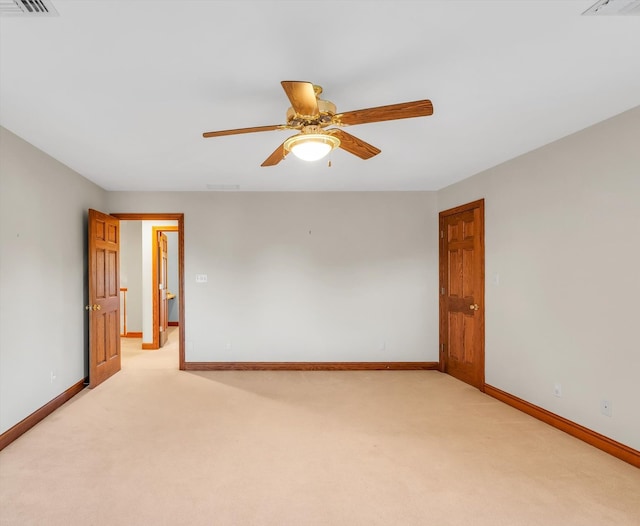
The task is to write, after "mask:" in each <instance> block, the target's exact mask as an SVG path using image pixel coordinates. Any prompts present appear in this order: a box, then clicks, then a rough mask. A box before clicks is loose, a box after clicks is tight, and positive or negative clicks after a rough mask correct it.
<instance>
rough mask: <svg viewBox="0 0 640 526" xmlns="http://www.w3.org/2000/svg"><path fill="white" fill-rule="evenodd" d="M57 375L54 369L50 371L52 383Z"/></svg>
mask: <svg viewBox="0 0 640 526" xmlns="http://www.w3.org/2000/svg"><path fill="white" fill-rule="evenodd" d="M56 378H57V376H56V372H55V371H51V383H53V382H54V381H55V380H56Z"/></svg>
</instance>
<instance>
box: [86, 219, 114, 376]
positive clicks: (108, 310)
mask: <svg viewBox="0 0 640 526" xmlns="http://www.w3.org/2000/svg"><path fill="white" fill-rule="evenodd" d="M88 230H89V258H88V259H89V305H87V306H86V307H85V309H86V310H87V311H88V313H89V387H96V386H97V385H99V384H101V383H102V382H104V381H105V380H106V379H107V378H109V377H110V376H112V375H113V374H115V373H117V372H118V371H119V370H120V276H119V261H120V260H119V250H120V220H119V219H117V218H115V217H111V216H109V215H107V214H103V213H102V212H98V211H96V210H89V228H88Z"/></svg>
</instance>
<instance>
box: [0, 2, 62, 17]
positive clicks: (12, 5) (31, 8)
mask: <svg viewBox="0 0 640 526" xmlns="http://www.w3.org/2000/svg"><path fill="white" fill-rule="evenodd" d="M0 15H2V16H58V12H57V11H56V9H55V7H53V5H52V4H51V2H50V1H49V0H0Z"/></svg>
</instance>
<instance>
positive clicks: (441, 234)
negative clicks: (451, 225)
mask: <svg viewBox="0 0 640 526" xmlns="http://www.w3.org/2000/svg"><path fill="white" fill-rule="evenodd" d="M442 238H444V230H440V239H442Z"/></svg>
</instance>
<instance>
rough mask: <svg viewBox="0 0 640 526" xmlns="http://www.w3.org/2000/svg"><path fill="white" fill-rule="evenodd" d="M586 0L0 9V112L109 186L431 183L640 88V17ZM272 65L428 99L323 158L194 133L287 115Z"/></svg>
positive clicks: (385, 93) (338, 87) (490, 160)
mask: <svg viewBox="0 0 640 526" xmlns="http://www.w3.org/2000/svg"><path fill="white" fill-rule="evenodd" d="M594 2H595V0H549V1H546V0H537V1H525V0H512V1H484V0H470V1H462V0H448V1H435V0H433V1H399V0H393V1H354V0H351V1H327V0H323V1H267V0H257V1H242V0H235V1H204V0H201V1H187V0H166V1H162V0H156V1H145V0H138V1H118V0H110V1H100V0H92V1H69V0H52V3H53V6H54V7H55V8H56V9H57V11H58V13H59V15H60V16H58V17H51V18H49V17H43V18H34V17H31V18H27V17H20V18H18V17H2V18H1V19H0V123H1V124H2V126H4V127H6V128H8V129H9V130H11V131H13V132H14V133H16V134H17V135H19V136H21V137H22V138H24V139H26V140H27V141H29V142H30V143H32V144H34V145H35V146H37V147H38V148H40V149H41V150H44V151H45V152H47V153H48V154H50V155H51V156H53V157H55V158H56V159H58V160H59V161H61V162H63V163H64V164H66V165H68V166H70V167H71V168H73V169H74V170H76V171H78V172H79V173H81V174H82V175H84V176H85V177H87V178H88V179H90V180H92V181H94V182H96V183H97V184H99V185H100V186H102V187H103V188H105V189H107V190H150V189H156V190H206V189H207V185H213V187H214V188H215V187H217V186H218V185H220V186H219V187H220V188H224V187H226V185H230V186H231V187H233V186H235V185H238V186H239V189H240V190H256V191H260V190H436V189H439V188H442V187H444V186H446V185H449V184H451V183H453V182H455V181H458V180H461V179H464V178H466V177H469V176H471V175H473V174H475V173H477V172H479V171H481V170H484V169H486V168H489V167H491V166H495V165H496V164H499V163H501V162H503V161H506V160H508V159H510V158H513V157H515V156H518V155H520V154H522V153H525V152H527V151H530V150H532V149H535V148H538V147H540V146H543V145H544V144H547V143H549V142H552V141H554V140H557V139H559V138H561V137H563V136H566V135H568V134H570V133H573V132H575V131H578V130H580V129H582V128H585V127H587V126H589V125H591V124H594V123H596V122H599V121H601V120H604V119H606V118H608V117H611V116H613V115H616V114H618V113H620V112H623V111H625V110H627V109H630V108H632V107H634V106H637V105H640V17H638V16H581V13H582V12H583V11H585V10H586V9H588V8H589V7H590V6H591V5H592V4H593V3H594ZM281 80H306V81H311V82H313V83H315V84H319V85H321V86H323V87H324V93H323V98H325V99H328V100H331V101H333V102H334V103H335V104H336V105H337V107H338V111H339V112H344V111H348V110H355V109H360V108H367V107H371V106H380V105H386V104H392V103H398V102H407V101H413V100H418V99H424V98H428V99H431V100H432V101H433V105H434V108H435V113H434V115H433V116H431V117H422V118H416V119H407V120H398V121H389V122H382V123H374V124H364V125H358V126H352V127H349V128H348V131H349V133H351V134H353V135H356V136H358V137H360V138H361V139H363V140H365V141H367V142H369V143H371V144H373V145H375V146H378V147H379V148H380V149H381V150H382V153H381V154H380V155H378V156H376V157H374V158H373V159H370V160H367V161H363V160H361V159H359V158H357V157H354V156H353V155H350V154H348V153H347V152H345V151H343V150H337V151H335V152H333V153H332V154H331V160H332V167H330V168H329V167H328V166H327V163H326V162H324V161H320V162H318V163H313V164H310V163H305V162H303V161H300V160H298V159H296V158H295V157H293V156H288V157H287V159H285V160H284V161H283V162H281V163H280V164H279V165H277V166H275V167H269V168H261V167H260V164H261V162H262V161H263V160H264V159H265V158H266V157H267V156H268V155H269V154H271V152H272V151H273V150H274V149H275V148H276V147H277V146H278V145H279V144H280V143H282V141H283V140H284V139H285V138H286V137H288V136H289V135H292V134H293V133H294V132H291V131H271V132H264V133H253V134H247V135H234V136H228V137H221V138H212V139H204V138H202V135H201V134H202V132H205V131H211V130H220V129H228V128H240V127H250V126H262V125H271V124H281V123H284V122H285V112H286V109H287V107H288V106H289V103H288V100H287V98H286V96H285V94H284V91H283V90H282V88H281V86H280V81H281ZM639 132H640V130H639Z"/></svg>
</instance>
